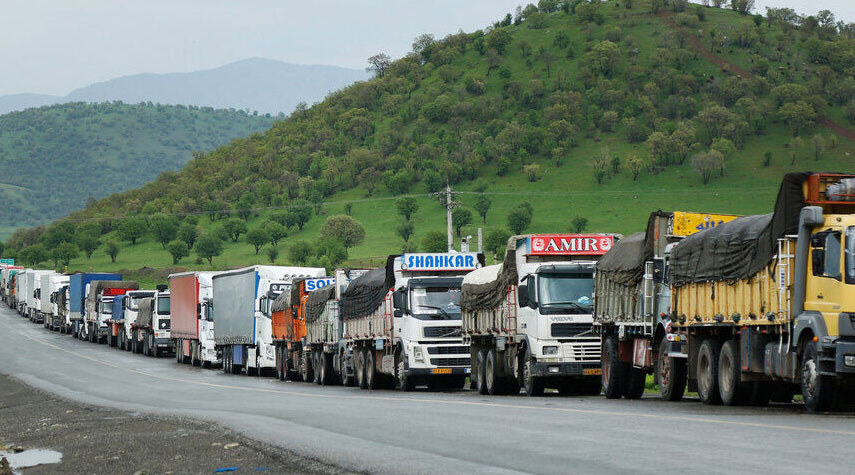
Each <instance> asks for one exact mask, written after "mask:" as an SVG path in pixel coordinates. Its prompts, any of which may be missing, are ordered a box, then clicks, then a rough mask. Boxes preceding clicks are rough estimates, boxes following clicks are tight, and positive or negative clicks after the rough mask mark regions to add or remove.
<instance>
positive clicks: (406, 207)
mask: <svg viewBox="0 0 855 475" xmlns="http://www.w3.org/2000/svg"><path fill="white" fill-rule="evenodd" d="M395 206H396V207H397V208H398V214H400V215H401V216H403V217H404V220H406V221H409V220H410V217H411V216H412V215H414V214H416V212H417V211H418V210H419V203H418V202H417V201H416V199H415V198H410V197H405V198H400V199H398V201H396V202H395Z"/></svg>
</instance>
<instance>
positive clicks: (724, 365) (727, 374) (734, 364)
mask: <svg viewBox="0 0 855 475" xmlns="http://www.w3.org/2000/svg"><path fill="white" fill-rule="evenodd" d="M718 388H719V393H720V395H721V402H722V404H724V405H725V406H740V405H742V404H745V401H746V400H747V399H748V397H749V396H750V395H751V389H752V387H751V384H750V383H746V382H744V381H742V369H741V367H740V358H739V346H737V344H736V342H735V341H733V340H728V341H726V342H725V343H724V345H722V347H721V353H720V354H719V357H718Z"/></svg>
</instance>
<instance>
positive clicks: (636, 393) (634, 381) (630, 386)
mask: <svg viewBox="0 0 855 475" xmlns="http://www.w3.org/2000/svg"><path fill="white" fill-rule="evenodd" d="M646 383H647V371H644V370H643V369H639V368H633V367H632V366H630V367H629V368H627V372H626V387H625V388H624V392H623V397H625V398H626V399H641V396H642V395H643V394H644V385H645V384H646Z"/></svg>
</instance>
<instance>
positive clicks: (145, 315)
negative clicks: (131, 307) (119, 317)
mask: <svg viewBox="0 0 855 475" xmlns="http://www.w3.org/2000/svg"><path fill="white" fill-rule="evenodd" d="M153 313H154V297H145V298H142V299H140V304H139V311H138V312H137V319H136V320H134V326H135V327H142V328H151V322H152V321H153V320H154V318H152V317H153Z"/></svg>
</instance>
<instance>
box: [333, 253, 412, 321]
mask: <svg viewBox="0 0 855 475" xmlns="http://www.w3.org/2000/svg"><path fill="white" fill-rule="evenodd" d="M396 257H398V256H389V258H388V259H386V266H384V267H378V268H376V269H371V270H370V271H368V272H366V273H365V274H362V275H361V276H359V277H357V278H356V279H354V280H353V281H352V282H351V283H350V285H348V286H347V290H346V291H345V292H344V294H342V296H341V302H339V305H340V314H341V318H342V319H343V320H350V319H353V318H359V317H364V316H366V315H371V313H373V312H374V310H377V307H379V306H380V304H381V303H383V299H384V298H385V297H386V293H387V292H388V291H389V289H392V288H393V287H394V286H395V272H394V270H395V269H394V263H395V258H396Z"/></svg>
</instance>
